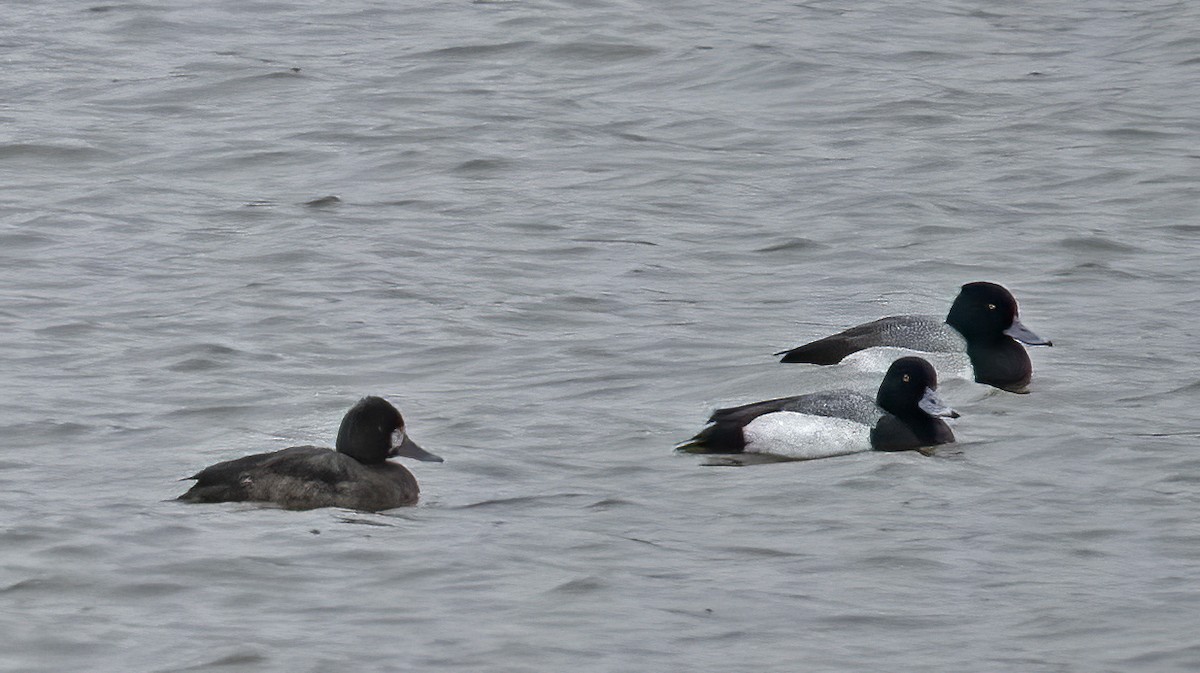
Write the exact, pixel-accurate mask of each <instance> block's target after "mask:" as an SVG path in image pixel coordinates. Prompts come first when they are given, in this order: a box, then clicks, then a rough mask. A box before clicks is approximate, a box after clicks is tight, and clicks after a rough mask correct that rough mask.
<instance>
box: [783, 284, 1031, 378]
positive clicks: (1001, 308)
mask: <svg viewBox="0 0 1200 673" xmlns="http://www.w3.org/2000/svg"><path fill="white" fill-rule="evenodd" d="M1017 313H1018V312H1017V301H1016V299H1014V298H1013V296H1012V293H1010V292H1009V291H1008V290H1007V289H1005V288H1004V287H1002V286H1000V285H997V284H995V283H987V282H976V283H967V284H966V285H963V286H962V288H961V290H960V291H959V294H958V296H957V297H956V298H955V300H954V303H953V304H952V305H951V306H950V312H949V313H948V314H947V316H946V318H945V319H944V320H943V319H939V318H937V317H935V316H928V315H902V316H889V317H886V318H880V319H879V320H874V321H872V322H868V323H863V324H862V325H857V326H855V327H851V328H849V329H847V330H844V331H841V332H838V333H837V334H833V335H831V336H827V337H825V338H823V339H818V340H816V341H812V342H810V343H807V344H804V345H802V346H797V347H796V348H792V349H790V350H787V351H780V352H778V353H776V355H782V356H783V357H782V358H781V359H780V362H804V363H810V364H816V365H831V364H836V363H838V362H841V361H842V360H843V359H845V358H846V357H847V356H849V355H851V354H853V353H857V352H859V351H863V350H867V349H871V348H877V347H890V348H903V349H907V350H912V351H918V352H923V353H963V352H965V353H966V355H967V357H968V358H969V359H970V362H971V369H972V377H973V378H974V379H975V381H977V382H978V383H983V384H986V385H990V386H993V387H996V388H1000V389H1002V390H1007V391H1009V392H1018V393H1021V392H1026V391H1027V389H1028V385H1029V382H1030V380H1031V378H1032V375H1033V365H1032V363H1031V362H1030V360H1029V354H1028V353H1026V352H1025V348H1024V347H1023V346H1022V345H1021V343H1025V344H1028V345H1031V346H1051V345H1053V344H1052V343H1051V342H1050V341H1049V340H1046V339H1042V338H1041V337H1039V336H1038V335H1036V334H1034V333H1033V332H1032V331H1031V330H1030V329H1029V328H1027V327H1025V325H1024V324H1022V323H1021V321H1020V319H1019V318H1018V316H1017Z"/></svg>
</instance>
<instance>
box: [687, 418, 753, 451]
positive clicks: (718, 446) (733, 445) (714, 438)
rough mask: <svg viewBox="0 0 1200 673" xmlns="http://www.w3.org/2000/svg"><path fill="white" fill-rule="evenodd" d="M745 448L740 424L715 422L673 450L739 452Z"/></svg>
mask: <svg viewBox="0 0 1200 673" xmlns="http://www.w3.org/2000/svg"><path fill="white" fill-rule="evenodd" d="M745 448H746V440H745V438H744V437H742V427H741V426H740V425H722V424H720V423H717V424H715V425H710V426H708V427H707V428H704V429H703V430H701V431H700V432H699V433H697V434H696V436H695V437H692V438H691V439H689V440H688V441H686V442H684V443H683V444H680V445H679V446H677V447H675V450H676V451H680V452H682V453H741V452H742V451H743V450H744V449H745Z"/></svg>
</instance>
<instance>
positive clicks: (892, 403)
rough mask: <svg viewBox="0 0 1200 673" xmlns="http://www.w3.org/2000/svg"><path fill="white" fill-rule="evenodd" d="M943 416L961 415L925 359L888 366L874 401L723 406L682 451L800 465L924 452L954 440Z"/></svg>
mask: <svg viewBox="0 0 1200 673" xmlns="http://www.w3.org/2000/svg"><path fill="white" fill-rule="evenodd" d="M944 418H958V412H957V411H954V410H953V409H951V408H949V407H947V406H946V405H945V404H943V403H942V401H941V399H940V398H939V397H938V394H937V372H935V371H934V369H933V366H932V365H930V364H929V363H928V362H926V361H925V360H922V359H921V358H918V357H904V358H900V359H898V360H896V361H895V362H893V363H892V366H891V367H890V368H888V371H887V373H886V374H884V376H883V382H882V383H880V384H879V391H878V393H877V394H876V395H875V398H874V399H871V397H869V396H867V395H863V394H862V393H857V392H854V391H850V390H830V391H822V392H818V393H810V394H808V395H800V396H797V397H781V398H779V399H774V400H767V401H765V402H755V403H753V404H746V405H742V406H740V407H731V408H728V409H717V410H716V411H714V412H713V414H712V416H711V417H710V418H709V419H708V422H709V423H710V425H709V426H708V427H706V428H704V429H703V430H701V431H700V433H699V434H697V435H696V436H695V437H693V438H691V439H690V440H689V441H687V442H685V443H684V444H682V445H681V446H679V447H678V449H677V450H679V451H684V452H687V453H750V454H763V455H765V456H775V457H779V458H790V459H796V460H803V459H810V458H824V457H828V456H837V455H842V454H847V453H855V452H858V451H867V450H872V449H873V450H875V451H908V450H914V449H916V450H920V449H925V448H927V447H932V446H936V445H938V444H948V443H950V442H953V441H954V433H953V432H951V430H950V427H949V426H948V425H946V422H945V421H944V420H943V419H944Z"/></svg>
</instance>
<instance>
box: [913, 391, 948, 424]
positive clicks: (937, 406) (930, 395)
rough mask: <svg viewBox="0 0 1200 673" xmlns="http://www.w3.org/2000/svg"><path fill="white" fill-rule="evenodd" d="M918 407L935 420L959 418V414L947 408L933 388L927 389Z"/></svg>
mask: <svg viewBox="0 0 1200 673" xmlns="http://www.w3.org/2000/svg"><path fill="white" fill-rule="evenodd" d="M917 406H918V407H920V408H921V411H924V412H925V413H927V414H929V415H930V416H933V417H934V418H958V412H957V411H955V410H953V409H951V408H950V407H948V406H946V403H945V402H942V398H940V397H938V394H937V391H936V390H934V389H933V388H926V389H925V394H924V395H922V396H921V401H920V402H917Z"/></svg>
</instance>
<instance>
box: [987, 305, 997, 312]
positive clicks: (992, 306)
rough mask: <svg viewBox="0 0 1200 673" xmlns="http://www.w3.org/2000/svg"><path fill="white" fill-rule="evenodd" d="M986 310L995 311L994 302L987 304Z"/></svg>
mask: <svg viewBox="0 0 1200 673" xmlns="http://www.w3.org/2000/svg"><path fill="white" fill-rule="evenodd" d="M988 310H989V311H995V310H996V305H995V304H988Z"/></svg>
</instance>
